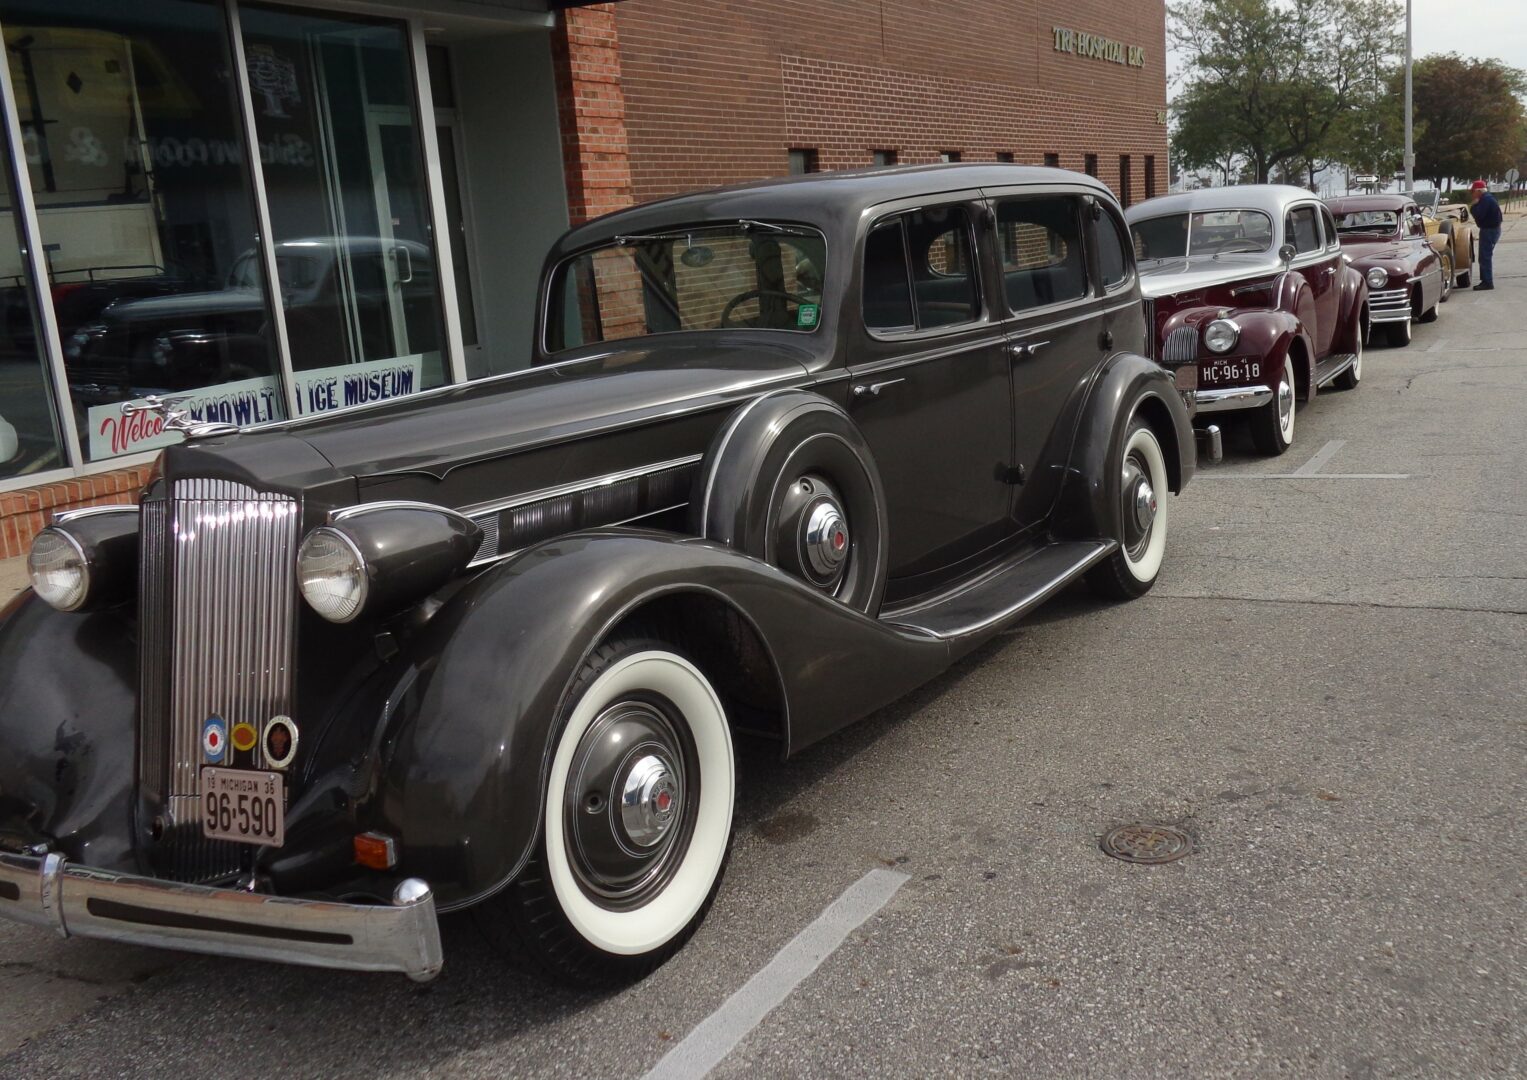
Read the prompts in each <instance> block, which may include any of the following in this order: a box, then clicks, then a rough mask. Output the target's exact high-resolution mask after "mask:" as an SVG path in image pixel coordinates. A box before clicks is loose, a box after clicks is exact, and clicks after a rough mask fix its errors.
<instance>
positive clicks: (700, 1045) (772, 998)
mask: <svg viewBox="0 0 1527 1080" xmlns="http://www.w3.org/2000/svg"><path fill="white" fill-rule="evenodd" d="M908 880H909V878H908V876H907V875H906V874H899V873H897V872H896V871H894V870H871V871H870V872H869V873H868V874H865V875H864V876H863V877H862V878H860V879H859V880H858V881H856V882H854V883H853V884H852V885H850V886H849V887H848V888H847V889H846V890H844V892H843V895H842V896H840V897H838V898H837V899H836V900H834V901H833V902H832V903H831V904H829V905H828V907H827V910H826V911H824V912H822V914H820V915H818V916H817V917H816V920H815V921H814V922H812V924H811V925H810V926H808V927H806V929H804V930H802V931H801V932H800V933H799V934H797V935H795V937H794V938H793V939H792V940H791V942H790V943H789V944H788V945H786V946H785V947H784V948H783V949H781V950H780V951H779V952H777V953H775V954H774V959H772V960H770V961H769V962H768V963H767V964H766V965H764V968H763V970H762V971H760V972H759V973H758V974H756V975H754V976H753V977H752V978H751V979H749V980H748V981H747V982H745V983H743V984H742V987H741V989H739V990H738V991H737V992H736V993H735V994H733V995H732V996H731V997H729V998H727V999H726V1001H725V1002H723V1003H722V1005H721V1007H720V1008H719V1009H717V1010H716V1011H715V1012H713V1013H711V1014H710V1015H709V1016H707V1017H706V1018H705V1019H704V1020H702V1021H700V1023H699V1025H698V1026H696V1027H695V1029H694V1030H693V1031H691V1032H690V1033H689V1034H688V1035H686V1036H684V1038H683V1040H682V1041H681V1042H680V1043H679V1044H678V1045H677V1046H675V1047H674V1048H673V1049H672V1050H670V1051H668V1053H666V1054H664V1055H663V1058H662V1060H661V1061H659V1062H658V1063H657V1064H656V1065H654V1066H653V1067H652V1071H651V1072H649V1073H648V1074H647V1077H646V1080H698V1078H699V1077H702V1076H704V1075H705V1074H706V1073H708V1072H710V1071H711V1070H712V1069H714V1068H715V1067H716V1066H717V1065H718V1064H720V1062H721V1061H722V1060H723V1059H724V1058H725V1057H726V1055H728V1054H730V1053H731V1052H732V1049H733V1048H734V1047H735V1046H736V1045H737V1044H738V1043H739V1042H741V1041H742V1040H743V1038H744V1037H745V1036H746V1035H747V1034H748V1032H750V1031H752V1030H753V1029H754V1028H755V1027H757V1026H758V1024H759V1022H760V1021H762V1020H763V1018H764V1017H765V1016H767V1015H768V1014H769V1011H770V1010H771V1009H773V1008H774V1007H775V1006H776V1005H778V1004H779V1003H780V1002H781V1001H784V1000H785V998H787V997H789V996H790V992H791V991H792V990H794V989H795V988H796V987H797V986H799V985H800V984H801V982H802V981H803V980H804V979H805V978H806V976H808V975H810V974H811V973H812V972H813V971H815V970H816V969H817V968H818V967H819V966H820V965H821V963H822V961H823V960H826V959H827V958H828V957H829V956H831V955H832V954H833V952H834V951H835V950H836V949H837V947H838V946H839V945H841V944H843V939H844V938H846V937H848V935H849V934H850V933H852V932H853V931H854V930H855V929H856V928H858V927H859V926H860V925H861V924H862V923H863V922H864V920H866V919H868V918H869V917H870V916H871V915H873V914H875V912H877V911H879V910H880V909H881V908H883V907H885V905H886V904H887V903H888V902H889V901H890V899H891V897H893V896H895V895H896V890H897V889H900V888H901V887H902V886H903V885H904V884H906V882H907V881H908Z"/></svg>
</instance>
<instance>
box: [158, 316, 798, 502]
mask: <svg viewBox="0 0 1527 1080" xmlns="http://www.w3.org/2000/svg"><path fill="white" fill-rule="evenodd" d="M749 334H751V336H752V338H753V340H745V339H746V338H747V337H748V336H749ZM675 336H676V337H677V336H678V335H675ZM783 336H784V335H781V337H783ZM706 337H707V339H708V340H707V342H706V343H704V344H700V343H695V344H688V343H685V342H659V341H656V340H655V341H654V342H653V343H652V344H651V345H647V346H644V347H639V348H638V347H625V348H621V349H618V350H613V351H611V350H606V351H602V352H597V353H594V354H593V355H587V356H583V357H580V358H575V359H572V360H568V361H564V362H562V363H557V364H550V365H547V366H545V367H540V368H531V369H529V370H525V371H519V372H514V373H511V374H509V375H503V376H498V377H496V378H490V379H484V380H479V381H477V382H474V383H467V384H464V385H458V386H450V387H445V388H442V389H439V390H432V391H425V392H423V393H419V394H415V395H413V396H411V397H406V398H398V399H394V400H393V401H390V402H387V403H386V404H382V405H376V406H367V407H361V408H358V409H351V410H348V411H346V412H344V413H339V414H334V415H329V416H319V417H314V418H311V419H306V420H299V421H295V422H290V423H286V424H283V425H280V426H279V427H277V428H270V429H263V430H257V431H249V432H245V433H243V434H240V435H236V436H226V437H222V438H218V439H213V440H202V441H197V442H191V443H187V444H184V445H182V446H178V447H172V448H171V449H170V451H169V454H168V455H167V457H168V456H173V457H175V458H176V459H177V461H176V463H175V464H176V466H177V467H176V469H175V471H176V472H177V473H179V474H181V475H191V474H192V472H196V474H197V475H212V476H227V478H229V479H236V480H239V481H240V482H243V483H247V484H250V485H252V486H255V487H262V486H268V487H273V488H275V489H278V490H298V489H303V488H312V487H315V486H319V485H322V484H330V483H333V482H336V481H346V482H358V483H359V485H360V488H361V489H362V490H366V489H378V488H383V489H384V488H386V487H387V486H388V484H389V482H390V481H393V480H402V479H404V478H406V477H410V476H412V477H415V478H418V479H420V480H424V481H426V482H427V481H431V480H434V481H438V480H444V479H446V477H447V476H448V474H450V473H452V472H453V471H455V470H457V469H460V468H463V467H466V466H471V465H474V464H479V463H486V462H489V461H492V460H493V459H503V458H508V457H510V456H511V455H515V454H518V453H519V452H521V451H525V450H529V449H532V448H534V447H538V446H547V445H551V444H561V443H568V444H571V443H574V442H576V441H578V440H582V439H587V438H590V437H593V436H596V435H601V434H605V433H609V432H613V431H617V430H619V429H622V428H628V427H632V426H636V425H641V424H643V423H654V424H655V423H657V422H659V421H661V420H663V419H665V418H670V417H674V416H677V415H680V414H683V413H686V412H690V411H701V410H705V409H708V408H717V409H720V408H725V407H728V406H729V405H730V404H731V403H734V402H739V401H742V400H745V399H746V398H748V397H750V396H752V395H754V394H757V393H759V392H761V391H762V390H764V389H766V388H768V387H770V386H775V385H777V386H779V387H781V388H783V387H786V386H792V385H794V386H799V385H804V384H805V383H806V382H807V381H808V379H809V376H808V373H807V368H806V363H807V361H808V360H809V358H810V354H809V353H808V352H807V351H806V350H805V349H804V348H802V347H800V346H797V345H792V344H789V343H783V342H779V341H759V340H756V339H757V337H758V335H757V334H756V332H745V333H744V334H741V335H737V339H736V340H730V336H729V335H719V334H707V335H706ZM295 444H301V446H302V451H301V452H300V453H299V452H297V451H296V450H295V449H294V445H295ZM267 454H268V462H269V463H268V465H267V463H266V461H267ZM193 458H194V459H195V462H194V464H193V462H192V459H193ZM220 460H221V461H223V462H225V463H226V464H227V465H228V467H229V471H228V472H226V473H225V472H223V471H222V470H221V469H220V468H219V461H220ZM635 463H636V464H640V462H635ZM167 464H168V462H167ZM188 468H189V469H191V472H188V471H187V470H188ZM197 470H200V471H199V472H198V471H197ZM320 474H321V475H320Z"/></svg>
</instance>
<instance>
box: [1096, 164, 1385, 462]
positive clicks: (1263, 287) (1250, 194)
mask: <svg viewBox="0 0 1527 1080" xmlns="http://www.w3.org/2000/svg"><path fill="white" fill-rule="evenodd" d="M1125 216H1126V219H1127V220H1128V222H1129V226H1130V231H1131V233H1132V234H1133V239H1134V245H1135V255H1136V258H1137V260H1138V262H1139V265H1140V288H1141V292H1142V294H1143V295H1144V296H1145V298H1146V303H1147V304H1148V305H1149V306H1150V307H1151V308H1152V309H1153V310H1152V319H1151V323H1152V325H1153V326H1154V328H1155V334H1154V340H1153V341H1152V342H1151V345H1152V347H1153V348H1154V349H1155V356H1156V357H1157V359H1159V360H1161V361H1162V362H1163V363H1165V364H1167V365H1168V366H1176V365H1177V364H1179V363H1182V362H1183V361H1185V360H1188V359H1196V360H1197V376H1198V380H1197V387H1196V395H1195V396H1196V399H1197V403H1198V417H1199V423H1200V424H1204V423H1206V422H1207V421H1208V420H1212V418H1213V414H1214V413H1216V412H1229V411H1238V412H1245V413H1247V414H1248V419H1249V422H1250V426H1251V434H1252V437H1253V439H1254V440H1255V442H1256V445H1257V447H1258V449H1260V450H1262V451H1263V452H1264V453H1268V454H1281V453H1283V451H1285V450H1287V449H1288V448H1289V446H1290V445H1291V444H1292V443H1293V441H1294V414H1295V412H1296V409H1297V403H1298V402H1306V403H1308V402H1310V401H1312V400H1314V397H1315V393H1316V391H1317V389H1319V388H1320V387H1323V386H1327V385H1334V386H1336V387H1337V388H1338V389H1342V390H1349V389H1352V388H1354V387H1356V386H1357V384H1358V380H1359V379H1361V378H1362V373H1363V341H1364V339H1365V337H1366V335H1367V332H1368V320H1369V314H1368V287H1367V284H1366V283H1365V282H1364V280H1363V276H1362V275H1361V274H1360V273H1358V272H1357V271H1356V270H1354V269H1353V268H1352V267H1351V265H1349V263H1350V260H1348V259H1346V258H1344V257H1343V255H1342V251H1341V243H1340V238H1339V234H1338V232H1337V229H1336V223H1335V221H1334V220H1333V219H1332V217H1331V214H1330V212H1329V211H1327V210H1326V208H1325V207H1324V206H1323V205H1322V204H1321V202H1320V200H1318V199H1317V198H1315V196H1314V195H1312V194H1311V193H1310V192H1308V191H1305V190H1304V189H1303V188H1297V187H1284V186H1281V185H1273V184H1255V185H1245V186H1240V187H1222V188H1205V189H1203V190H1200V191H1190V192H1185V193H1183V194H1179V195H1163V196H1160V197H1159V198H1155V199H1147V200H1146V201H1145V202H1142V203H1139V204H1137V205H1135V206H1133V207H1131V208H1130V210H1129V211H1128V212H1127V213H1126V215H1125ZM1186 370H1188V371H1191V370H1192V369H1191V368H1189V369H1186ZM1183 374H1184V371H1183V369H1179V371H1178V376H1179V379H1178V382H1179V386H1180V387H1182V383H1183V380H1182V378H1181V376H1182V375H1183ZM1183 388H1184V389H1192V388H1190V387H1183Z"/></svg>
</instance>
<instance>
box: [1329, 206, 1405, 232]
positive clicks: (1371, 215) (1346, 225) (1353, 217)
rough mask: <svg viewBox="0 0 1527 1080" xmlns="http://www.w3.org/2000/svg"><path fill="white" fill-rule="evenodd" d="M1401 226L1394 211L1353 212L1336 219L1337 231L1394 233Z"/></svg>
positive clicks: (1397, 214)
mask: <svg viewBox="0 0 1527 1080" xmlns="http://www.w3.org/2000/svg"><path fill="white" fill-rule="evenodd" d="M1399 224H1400V215H1399V213H1398V212H1397V211H1394V210H1353V211H1352V212H1351V213H1348V214H1343V215H1341V217H1339V218H1337V219H1336V231H1337V232H1339V233H1344V232H1378V233H1392V232H1394V231H1395V229H1396V228H1397V227H1398V226H1399Z"/></svg>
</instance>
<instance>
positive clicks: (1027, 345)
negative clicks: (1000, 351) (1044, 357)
mask: <svg viewBox="0 0 1527 1080" xmlns="http://www.w3.org/2000/svg"><path fill="white" fill-rule="evenodd" d="M1048 344H1050V343H1049V342H1048V341H1015V342H1013V343H1012V344H1011V345H1009V346H1008V347H1007V351H1008V352H1010V353H1012V354H1013V355H1014V356H1016V357H1017V358H1018V359H1019V360H1027V359H1028V358H1029V357H1031V356H1033V355H1034V354H1035V353H1036V352H1038V351H1039V350H1040V349H1042V348H1044V347H1045V346H1046V345H1048Z"/></svg>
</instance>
